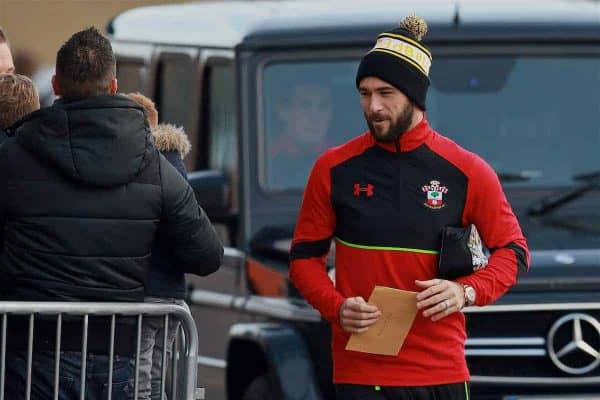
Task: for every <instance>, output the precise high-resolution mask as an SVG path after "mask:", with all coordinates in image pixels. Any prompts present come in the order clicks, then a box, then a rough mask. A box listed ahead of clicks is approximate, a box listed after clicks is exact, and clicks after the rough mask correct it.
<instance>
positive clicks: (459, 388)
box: [335, 382, 470, 400]
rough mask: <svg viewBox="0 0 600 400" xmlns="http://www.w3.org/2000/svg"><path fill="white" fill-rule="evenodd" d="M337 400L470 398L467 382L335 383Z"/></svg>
mask: <svg viewBox="0 0 600 400" xmlns="http://www.w3.org/2000/svg"><path fill="white" fill-rule="evenodd" d="M335 392H336V398H337V400H470V396H469V384H468V383H467V382H460V383H451V384H448V385H435V386H363V385H346V384H343V385H335Z"/></svg>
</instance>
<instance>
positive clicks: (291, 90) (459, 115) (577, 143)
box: [261, 56, 600, 191]
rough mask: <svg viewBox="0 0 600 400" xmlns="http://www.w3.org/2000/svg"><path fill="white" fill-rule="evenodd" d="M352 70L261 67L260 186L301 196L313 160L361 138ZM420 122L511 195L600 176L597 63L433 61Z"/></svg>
mask: <svg viewBox="0 0 600 400" xmlns="http://www.w3.org/2000/svg"><path fill="white" fill-rule="evenodd" d="M357 66H358V61H357V60H350V61H349V60H337V61H327V62H323V61H314V62H309V61H306V62H299V61H293V62H291V61H286V62H277V63H271V64H269V65H267V67H266V68H265V69H264V72H263V86H262V90H263V96H262V98H263V123H264V126H263V140H262V142H261V146H262V147H263V148H262V152H261V153H262V154H263V155H264V157H263V158H262V164H263V165H262V168H261V171H262V172H261V175H262V176H261V182H262V184H263V188H264V189H265V190H267V191H289V190H292V191H301V190H303V188H304V185H305V184H306V179H307V177H308V174H309V172H310V169H311V167H312V164H313V163H314V161H315V159H316V158H317V156H318V155H319V154H320V153H322V152H323V151H324V150H325V149H326V148H328V147H332V146H335V145H338V144H341V143H344V142H345V141H347V140H349V139H350V138H353V137H355V136H357V135H359V134H361V133H363V132H364V131H366V124H365V122H364V118H363V114H362V110H361V108H360V104H359V98H358V94H357V91H356V88H355V84H354V78H355V74H356V68H357ZM431 79H432V84H431V87H430V89H429V93H428V97H427V119H428V120H429V122H430V124H431V125H432V126H433V128H434V129H436V130H437V131H439V132H440V133H442V134H443V135H445V136H448V137H450V138H451V139H453V140H454V141H456V142H457V143H459V144H460V145H461V146H463V147H465V148H467V149H469V150H472V151H474V152H476V153H477V154H479V155H481V156H482V157H483V158H484V159H485V160H487V161H488V162H489V163H490V164H491V165H492V167H493V168H494V169H495V170H496V171H497V172H498V173H500V174H516V175H517V176H522V177H524V178H525V179H524V180H519V179H517V180H510V181H509V180H507V181H505V185H510V186H519V185H521V186H531V185H535V186H559V185H569V184H572V177H573V176H574V175H577V174H580V173H585V172H589V171H595V170H597V169H598V167H599V163H598V158H597V153H598V148H599V146H600V59H599V58H592V57H574V56H570V57H568V58H567V57H558V56H556V57H533V56H532V57H525V56H523V57H504V56H503V57H500V56H498V57H490V56H486V57H482V56H479V57H464V56H463V57H442V56H440V57H437V58H436V60H435V63H434V66H433V67H432V72H431Z"/></svg>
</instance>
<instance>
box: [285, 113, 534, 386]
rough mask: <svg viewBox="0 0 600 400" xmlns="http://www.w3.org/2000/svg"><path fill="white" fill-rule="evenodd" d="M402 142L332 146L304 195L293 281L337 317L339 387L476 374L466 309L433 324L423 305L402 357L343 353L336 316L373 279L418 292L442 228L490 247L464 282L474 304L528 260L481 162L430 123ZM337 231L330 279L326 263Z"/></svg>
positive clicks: (364, 140) (496, 292) (366, 291)
mask: <svg viewBox="0 0 600 400" xmlns="http://www.w3.org/2000/svg"><path fill="white" fill-rule="evenodd" d="M399 149H400V152H397V150H396V146H395V144H393V143H391V144H380V143H378V142H376V141H375V140H374V139H373V137H372V136H371V134H370V133H368V132H367V133H365V134H363V135H361V136H359V137H357V138H355V139H353V140H351V141H350V142H348V143H346V144H344V145H341V146H339V147H335V148H332V149H329V150H328V151H326V152H325V153H324V154H323V155H322V156H321V157H320V158H319V159H318V160H317V162H316V163H315V165H314V167H313V170H312V172H311V175H310V178H309V181H308V184H307V187H306V191H305V193H304V199H303V202H302V208H301V210H300V215H299V217H298V223H297V225H296V231H295V233H294V240H293V243H292V249H291V255H290V259H291V263H290V277H291V279H292V281H293V282H294V284H295V285H296V287H297V288H298V289H299V290H300V292H301V293H302V294H303V296H304V297H305V298H306V299H307V300H308V302H309V303H310V304H312V305H313V306H314V307H315V308H316V309H317V310H319V311H320V312H321V314H322V316H323V317H324V318H326V319H327V320H329V321H330V322H332V330H333V361H334V382H335V383H351V384H363V385H384V386H421V385H436V384H445V383H454V382H462V381H466V380H468V379H469V371H468V369H467V366H466V362H465V355H464V342H465V338H466V332H465V317H464V315H463V314H462V313H460V312H456V313H453V314H451V315H450V316H448V317H446V318H443V319H442V320H440V321H437V322H432V321H431V320H430V319H428V318H424V317H423V315H422V313H418V314H417V317H416V318H415V321H414V323H413V326H412V328H411V330H410V332H409V334H408V336H407V338H406V340H405V342H404V345H403V347H402V349H401V350H400V353H399V354H398V355H397V356H395V357H394V356H380V355H372V354H366V353H359V352H354V351H346V350H345V349H344V348H345V346H346V342H347V340H348V338H349V334H347V333H345V332H344V331H343V330H342V329H341V327H340V326H339V321H338V313H339V309H340V307H341V305H342V303H343V301H344V299H345V298H347V297H353V296H362V297H363V298H365V299H368V297H369V296H370V294H371V291H372V290H373V287H374V286H375V285H382V286H388V287H393V288H399V289H404V290H412V291H418V290H419V289H418V288H417V286H416V285H415V280H416V279H418V280H427V279H433V278H435V276H436V269H437V261H438V249H439V245H440V238H441V231H442V228H443V227H445V226H467V225H468V224H470V223H473V224H475V226H476V227H477V229H478V230H479V232H480V234H481V236H482V239H483V241H484V242H485V244H486V245H487V246H488V247H489V248H490V249H492V256H491V258H490V261H489V264H488V266H487V267H486V268H484V269H482V270H479V271H477V272H475V273H474V274H472V275H470V276H468V277H464V278H460V279H458V281H460V282H462V283H465V284H468V285H471V286H473V287H474V288H475V290H476V293H477V299H476V303H477V305H480V306H481V305H486V304H490V303H492V302H493V301H495V300H496V299H498V298H499V297H500V296H501V295H502V294H504V293H505V292H506V291H507V290H508V288H509V287H510V286H512V285H513V284H514V283H515V281H516V278H517V271H518V270H519V269H521V270H526V269H527V268H528V265H529V253H528V249H527V244H526V242H525V238H524V237H523V234H522V233H521V229H520V227H519V224H518V221H517V219H516V217H515V215H514V213H513V211H512V209H511V207H510V205H509V204H508V201H507V200H506V197H505V195H504V192H503V191H502V187H501V185H500V182H499V181H498V178H497V176H496V174H495V173H494V171H493V170H492V169H491V168H490V166H489V165H488V164H487V163H486V162H485V161H483V160H482V159H481V158H480V157H478V156H477V155H475V154H473V153H471V152H469V151H466V150H464V149H463V148H461V147H460V146H458V145H457V144H456V143H454V142H453V141H451V140H449V139H448V138H446V137H444V136H442V135H440V134H438V133H437V132H435V131H434V130H433V129H431V127H430V126H429V124H428V123H427V121H426V120H425V119H423V121H421V122H420V123H419V124H418V125H417V126H416V127H415V128H413V129H411V130H410V131H408V132H405V133H404V134H403V135H402V136H401V138H400V141H399ZM332 239H334V240H335V244H336V255H335V266H336V283H335V286H334V284H333V282H332V281H331V280H330V278H329V277H328V276H327V273H326V271H325V268H324V267H325V256H326V254H327V252H328V251H329V247H330V243H331V240H332Z"/></svg>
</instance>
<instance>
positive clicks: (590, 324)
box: [548, 313, 600, 375]
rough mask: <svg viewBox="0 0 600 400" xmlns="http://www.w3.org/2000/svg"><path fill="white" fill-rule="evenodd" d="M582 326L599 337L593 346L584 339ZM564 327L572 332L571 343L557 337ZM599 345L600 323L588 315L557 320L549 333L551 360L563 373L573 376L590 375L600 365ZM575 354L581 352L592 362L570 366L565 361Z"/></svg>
mask: <svg viewBox="0 0 600 400" xmlns="http://www.w3.org/2000/svg"><path fill="white" fill-rule="evenodd" d="M582 326H584V327H585V329H586V330H591V332H592V334H593V335H595V336H596V337H597V340H594V342H593V344H590V343H588V341H586V338H584V334H583V329H582ZM563 327H564V329H570V330H571V340H570V341H567V342H565V341H564V340H562V341H561V340H559V339H558V338H557V337H556V334H557V332H558V330H559V329H561V328H563ZM589 339H590V338H588V340H589ZM599 343H600V322H598V320H597V319H596V318H594V317H591V316H589V315H587V314H579V313H577V314H568V315H565V316H564V317H562V318H560V319H559V320H557V321H556V322H555V323H554V325H552V327H551V328H550V331H549V332H548V354H549V355H550V359H551V360H552V362H553V363H554V365H556V366H557V367H558V368H560V369H561V370H562V371H564V372H567V373H569V374H573V375H582V374H585V373H588V372H590V371H592V370H593V369H594V368H596V367H597V366H598V365H599V364H600V348H598V346H599ZM574 352H579V353H581V354H582V355H583V354H587V357H586V360H587V359H590V360H591V361H590V362H588V363H587V364H583V365H576V366H573V365H568V361H565V359H566V358H567V357H568V356H569V355H571V354H573V353H574Z"/></svg>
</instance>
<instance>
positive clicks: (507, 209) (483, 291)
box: [457, 157, 529, 306]
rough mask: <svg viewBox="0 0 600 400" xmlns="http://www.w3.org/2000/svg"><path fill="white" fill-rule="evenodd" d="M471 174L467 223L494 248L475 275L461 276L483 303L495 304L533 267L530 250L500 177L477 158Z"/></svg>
mask: <svg viewBox="0 0 600 400" xmlns="http://www.w3.org/2000/svg"><path fill="white" fill-rule="evenodd" d="M473 167H474V168H473V169H472V171H471V173H470V174H468V176H469V183H468V189H467V203H466V206H465V210H464V213H463V221H462V222H463V224H464V225H465V226H466V225H468V224H475V226H476V227H477V230H478V231H479V232H480V234H481V237H482V240H483V241H484V242H485V244H486V245H487V246H488V248H490V249H491V250H492V254H491V257H490V259H489V263H488V265H487V267H486V268H483V269H481V270H479V271H477V272H475V273H474V274H472V275H469V276H466V277H462V278H459V279H457V281H458V282H461V283H463V284H466V285H470V286H472V287H473V288H474V289H475V292H476V294H477V295H476V301H475V303H476V304H477V305H479V306H483V305H487V304H491V303H493V302H494V301H496V300H497V299H498V298H499V297H500V296H502V295H503V294H504V293H506V291H507V290H508V289H509V288H510V287H511V286H512V285H514V284H515V282H516V280H517V274H518V272H519V270H521V271H523V272H526V271H527V270H528V268H529V250H528V248H527V243H526V241H525V237H523V233H522V232H521V227H520V226H519V222H518V221H517V218H516V217H515V214H514V213H513V210H512V208H511V206H510V204H509V203H508V200H507V199H506V196H505V194H504V191H503V190H502V186H501V184H500V181H499V180H498V176H497V175H496V173H495V172H494V170H493V169H492V168H491V167H490V166H489V165H488V164H487V163H486V162H485V161H483V160H482V159H481V158H479V157H476V158H475V162H474V165H473Z"/></svg>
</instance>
